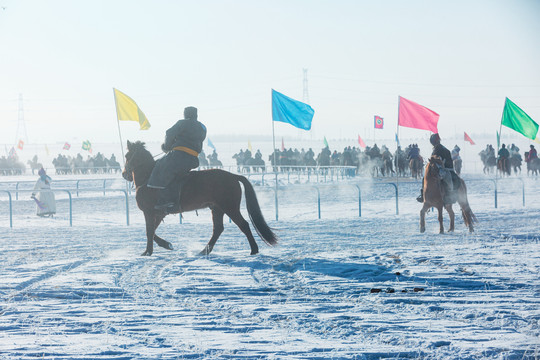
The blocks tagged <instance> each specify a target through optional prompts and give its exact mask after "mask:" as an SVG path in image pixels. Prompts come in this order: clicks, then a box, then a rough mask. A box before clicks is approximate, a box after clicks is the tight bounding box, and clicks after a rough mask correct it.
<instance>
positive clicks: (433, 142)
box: [429, 133, 441, 146]
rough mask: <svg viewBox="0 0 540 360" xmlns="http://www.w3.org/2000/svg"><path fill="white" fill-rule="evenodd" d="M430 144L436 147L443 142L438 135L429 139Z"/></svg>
mask: <svg viewBox="0 0 540 360" xmlns="http://www.w3.org/2000/svg"><path fill="white" fill-rule="evenodd" d="M429 142H430V143H431V145H433V146H435V145H437V144H439V143H440V142H441V137H440V136H439V134H438V133H436V134H433V135H431V136H430V137H429Z"/></svg>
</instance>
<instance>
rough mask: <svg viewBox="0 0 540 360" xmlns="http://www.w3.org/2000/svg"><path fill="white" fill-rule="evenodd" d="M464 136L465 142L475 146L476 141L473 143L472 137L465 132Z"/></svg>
mask: <svg viewBox="0 0 540 360" xmlns="http://www.w3.org/2000/svg"><path fill="white" fill-rule="evenodd" d="M463 136H464V139H465V141H468V142H470V143H471V145H474V141H472V139H471V137H470V136H469V135H467V133H466V132H465V131H464V132H463Z"/></svg>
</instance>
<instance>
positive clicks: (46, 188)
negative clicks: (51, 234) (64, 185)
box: [31, 168, 56, 217]
mask: <svg viewBox="0 0 540 360" xmlns="http://www.w3.org/2000/svg"><path fill="white" fill-rule="evenodd" d="M38 175H39V179H38V180H37V181H36V185H34V192H33V193H32V196H31V198H32V199H34V201H35V202H36V215H37V216H41V217H52V216H53V215H54V214H56V200H55V199H54V193H53V192H52V191H51V180H52V179H51V177H50V176H48V175H47V173H46V172H45V169H43V168H41V169H39V171H38Z"/></svg>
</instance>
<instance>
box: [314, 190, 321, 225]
mask: <svg viewBox="0 0 540 360" xmlns="http://www.w3.org/2000/svg"><path fill="white" fill-rule="evenodd" d="M314 188H315V190H317V210H318V214H319V220H321V192H320V191H319V188H318V187H317V186H314Z"/></svg>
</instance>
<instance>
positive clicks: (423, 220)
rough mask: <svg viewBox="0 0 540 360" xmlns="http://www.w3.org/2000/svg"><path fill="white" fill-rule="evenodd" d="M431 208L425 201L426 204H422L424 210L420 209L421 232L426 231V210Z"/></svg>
mask: <svg viewBox="0 0 540 360" xmlns="http://www.w3.org/2000/svg"><path fill="white" fill-rule="evenodd" d="M428 208H429V206H427V205H426V203H424V206H422V210H420V232H421V233H423V232H425V231H426V211H427V209H428Z"/></svg>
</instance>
